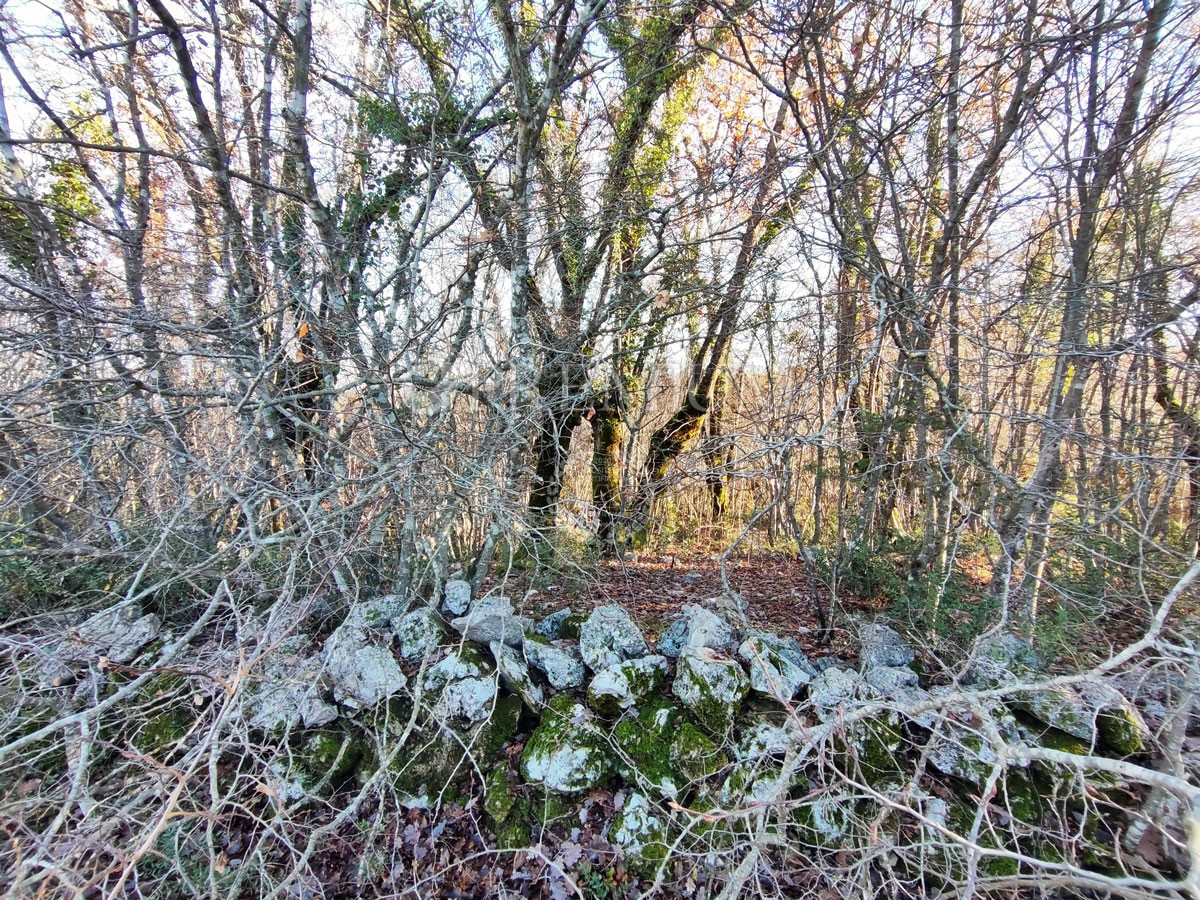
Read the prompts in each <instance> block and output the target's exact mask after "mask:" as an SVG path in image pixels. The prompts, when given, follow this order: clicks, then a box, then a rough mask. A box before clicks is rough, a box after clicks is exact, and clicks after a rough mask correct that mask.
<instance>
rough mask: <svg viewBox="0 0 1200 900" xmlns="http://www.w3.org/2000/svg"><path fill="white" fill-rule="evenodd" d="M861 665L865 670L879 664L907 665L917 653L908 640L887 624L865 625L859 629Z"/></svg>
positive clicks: (859, 657) (859, 658)
mask: <svg viewBox="0 0 1200 900" xmlns="http://www.w3.org/2000/svg"><path fill="white" fill-rule="evenodd" d="M858 641H859V651H858V660H859V665H860V666H861V667H862V669H863V670H864V671H866V670H868V669H874V668H876V667H877V666H907V665H908V664H909V663H911V662H912V661H913V660H914V659H916V654H914V653H913V648H912V647H911V646H910V645H909V643H908V641H906V640H904V638H902V637H901V636H900V635H899V634H898V633H897V632H896V631H895V630H893V629H891V628H889V627H888V626H887V625H864V626H863V627H862V628H860V629H859V631H858Z"/></svg>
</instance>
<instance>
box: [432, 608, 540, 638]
mask: <svg viewBox="0 0 1200 900" xmlns="http://www.w3.org/2000/svg"><path fill="white" fill-rule="evenodd" d="M450 625H451V626H452V627H453V628H454V630H455V631H457V632H458V633H459V634H461V635H462V636H463V637H465V638H466V639H467V640H468V641H475V642H477V643H480V644H490V643H491V642H492V641H501V642H503V643H505V644H509V645H511V646H513V647H520V646H521V644H522V643H524V641H525V633H526V632H527V631H529V629H530V628H532V627H533V620H532V619H528V618H526V617H525V616H518V615H516V614H515V612H514V610H513V605H512V601H510V600H509V599H508V598H507V597H484V598H483V599H482V600H480V601H479V602H478V603H476V604H475V605H474V606H473V607H471V611H470V612H469V613H467V614H466V615H465V616H461V617H459V618H457V619H454V620H453V621H452V622H451V623H450Z"/></svg>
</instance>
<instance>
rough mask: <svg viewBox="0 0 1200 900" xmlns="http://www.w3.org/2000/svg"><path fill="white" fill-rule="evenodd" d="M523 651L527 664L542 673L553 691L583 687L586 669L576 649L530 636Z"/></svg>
mask: <svg viewBox="0 0 1200 900" xmlns="http://www.w3.org/2000/svg"><path fill="white" fill-rule="evenodd" d="M523 649H524V651H525V658H526V659H527V660H529V664H530V665H531V666H533V667H534V668H535V669H537V670H538V671H539V672H542V673H543V674H544V675H545V676H546V680H547V681H549V682H550V686H551V687H553V688H554V689H555V690H559V691H569V690H574V689H575V688H578V687H582V686H583V682H584V679H585V678H586V677H587V669H585V668H584V665H583V657H582V656H580V655H579V648H578V647H576V646H574V645H559V644H552V643H550V642H549V641H548V640H546V639H545V638H542V637H538V636H530V637H527V638H526V639H525V644H524V646H523Z"/></svg>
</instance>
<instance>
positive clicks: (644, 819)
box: [609, 792, 670, 877]
mask: <svg viewBox="0 0 1200 900" xmlns="http://www.w3.org/2000/svg"><path fill="white" fill-rule="evenodd" d="M609 836H610V838H611V839H612V842H613V843H614V844H616V845H617V846H618V847H620V848H621V856H622V859H623V861H624V863H625V868H627V869H629V871H630V872H633V873H634V874H635V875H640V876H643V877H652V876H653V875H654V873H655V871H656V870H657V869H658V868H660V867H661V866H662V864H663V862H664V860H666V858H667V853H668V850H669V849H670V848H669V847H668V846H667V826H666V822H665V820H664V816H663V815H662V814H661V813H659V812H658V811H657V810H656V808H655V806H654V804H653V803H651V802H650V799H649V798H648V797H646V795H645V794H639V793H636V792H634V793H631V794H630V795H629V797H628V798H626V800H625V806H624V808H623V809H622V810H621V811H620V812H619V813H618V814H617V817H616V818H615V819H614V820H613V825H612V830H611V831H610V832H609Z"/></svg>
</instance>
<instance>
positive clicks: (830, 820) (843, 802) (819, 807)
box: [795, 794, 854, 849]
mask: <svg viewBox="0 0 1200 900" xmlns="http://www.w3.org/2000/svg"><path fill="white" fill-rule="evenodd" d="M795 819H796V822H797V824H798V826H799V837H800V840H801V842H802V843H804V844H807V845H808V846H811V847H820V848H822V849H833V848H839V849H840V847H841V846H842V840H843V838H845V837H846V835H847V834H849V833H850V831H851V829H852V828H853V827H854V798H852V797H848V796H845V795H840V794H824V795H822V796H821V797H818V798H817V799H815V800H813V801H811V802H809V803H805V804H803V805H802V806H800V807H799V808H797V810H796V814H795Z"/></svg>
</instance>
